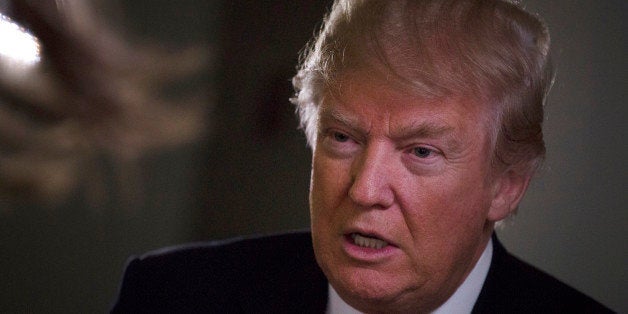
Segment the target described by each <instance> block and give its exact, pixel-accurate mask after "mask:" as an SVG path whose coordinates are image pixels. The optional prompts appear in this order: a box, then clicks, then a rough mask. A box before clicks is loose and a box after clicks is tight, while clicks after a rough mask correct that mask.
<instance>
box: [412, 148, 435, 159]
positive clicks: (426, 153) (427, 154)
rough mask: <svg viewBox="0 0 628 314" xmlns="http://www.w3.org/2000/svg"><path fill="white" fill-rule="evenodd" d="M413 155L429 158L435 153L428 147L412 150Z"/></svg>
mask: <svg viewBox="0 0 628 314" xmlns="http://www.w3.org/2000/svg"><path fill="white" fill-rule="evenodd" d="M412 153H413V154H414V155H415V156H417V157H419V158H427V157H430V155H432V153H433V151H432V150H431V149H429V148H426V147H421V146H419V147H415V148H413V149H412Z"/></svg>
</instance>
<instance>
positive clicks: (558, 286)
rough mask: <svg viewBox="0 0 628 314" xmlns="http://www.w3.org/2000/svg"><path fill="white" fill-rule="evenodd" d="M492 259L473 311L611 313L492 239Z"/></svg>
mask: <svg viewBox="0 0 628 314" xmlns="http://www.w3.org/2000/svg"><path fill="white" fill-rule="evenodd" d="M493 243H494V244H493V245H494V246H493V247H494V251H493V252H494V253H493V259H492V261H491V267H490V269H489V273H488V275H487V278H486V281H485V282H484V286H483V288H482V291H481V292H480V296H479V297H478V301H477V303H476V306H475V308H474V313H494V312H508V313H612V311H610V310H609V309H608V308H606V307H605V306H603V305H602V304H600V303H598V302H597V301H595V300H593V299H592V298H590V297H589V296H587V295H585V294H583V293H581V292H579V291H577V290H576V289H574V288H572V287H570V286H568V285H566V284H564V283H563V282H561V281H559V280H558V279H556V278H554V277H553V276H551V275H549V274H547V273H545V272H544V271H542V270H540V269H538V268H536V267H534V266H532V265H530V264H528V263H526V262H523V261H522V260H520V259H518V258H516V257H515V256H513V255H511V254H510V253H508V252H507V251H506V250H505V248H504V247H503V246H502V245H501V243H500V242H499V241H498V240H497V238H495V237H494V238H493Z"/></svg>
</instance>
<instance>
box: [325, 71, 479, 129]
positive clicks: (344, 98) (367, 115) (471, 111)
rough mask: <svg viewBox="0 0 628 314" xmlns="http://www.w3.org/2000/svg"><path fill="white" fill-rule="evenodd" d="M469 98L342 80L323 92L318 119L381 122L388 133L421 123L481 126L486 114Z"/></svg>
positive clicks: (364, 123)
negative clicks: (420, 93)
mask: <svg viewBox="0 0 628 314" xmlns="http://www.w3.org/2000/svg"><path fill="white" fill-rule="evenodd" d="M485 107H486V106H483V105H482V104H481V103H479V102H478V101H475V100H474V98H472V97H463V96H451V97H443V98H439V99H433V98H432V99H431V98H426V97H420V96H418V95H416V94H414V95H413V94H412V93H409V92H404V91H401V90H400V89H396V88H393V87H391V86H389V85H386V84H385V83H378V82H374V81H369V80H359V79H355V78H354V79H352V80H344V81H343V82H341V84H339V88H338V89H337V90H336V91H335V92H334V93H326V94H325V96H324V97H323V101H322V105H321V108H320V119H321V122H325V120H332V121H337V122H341V123H343V124H347V125H349V126H352V127H356V128H361V129H370V128H372V127H374V126H377V125H385V127H386V128H387V129H388V130H389V131H390V132H391V133H404V132H407V131H411V129H414V128H415V127H417V126H419V125H421V126H425V125H429V126H431V128H432V129H439V130H446V129H467V128H473V127H476V128H480V127H485V126H486V125H487V124H486V122H487V120H488V114H487V113H486V110H485V109H484V108H485Z"/></svg>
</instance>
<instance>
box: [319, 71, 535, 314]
mask: <svg viewBox="0 0 628 314" xmlns="http://www.w3.org/2000/svg"><path fill="white" fill-rule="evenodd" d="M343 86H345V87H346V88H345V89H344V92H343V93H342V94H341V95H339V96H337V97H332V96H329V95H328V96H327V97H326V98H325V100H324V101H323V104H322V105H321V108H320V111H319V118H320V119H319V129H318V132H319V133H318V136H317V141H316V145H315V147H314V155H313V161H312V168H313V169H312V182H311V191H310V202H311V208H310V210H311V223H312V234H313V244H314V249H315V252H316V257H317V261H318V263H319V265H320V266H321V268H322V269H323V271H324V272H325V274H326V276H327V277H328V278H329V280H330V283H331V284H332V285H333V287H334V288H335V289H336V291H337V292H338V294H339V295H340V296H341V297H342V298H343V299H344V300H345V301H346V302H347V303H349V304H350V305H352V306H353V307H355V308H357V309H359V310H361V311H364V312H387V313H391V312H413V313H416V312H429V311H431V310H433V309H435V308H437V307H438V306H439V305H440V304H442V303H443V302H445V301H446V300H447V298H449V296H451V294H453V292H455V289H456V288H457V287H458V286H459V285H460V284H461V283H462V282H463V281H464V279H465V277H466V276H467V275H468V273H469V272H470V271H471V269H472V268H473V266H474V265H475V263H476V261H477V260H478V258H479V257H480V255H481V254H482V252H483V250H484V248H485V247H486V244H487V243H488V240H489V238H490V235H491V233H492V231H493V225H494V222H495V221H497V220H500V219H503V218H504V217H505V216H507V215H508V213H509V212H510V211H511V210H512V209H513V208H515V207H516V204H517V202H518V201H519V199H520V197H521V195H522V194H523V192H524V191H525V189H526V187H527V183H528V180H529V178H525V177H521V176H517V175H515V174H513V173H512V172H508V171H506V172H503V173H500V174H491V172H490V156H491V155H490V154H491V152H492V150H491V144H490V141H489V138H488V131H487V130H488V129H487V126H486V123H487V122H486V121H488V119H486V112H485V111H484V110H483V109H482V107H481V106H478V105H477V104H475V103H473V101H470V100H467V99H464V98H461V97H460V98H451V99H444V100H440V101H432V102H427V101H422V100H421V99H419V98H416V97H412V96H410V95H407V94H402V93H399V92H396V91H394V90H392V89H390V88H387V87H386V86H383V85H380V84H376V83H372V82H357V83H356V82H355V81H354V82H351V81H349V82H348V83H346V84H345V85H343ZM355 234H360V235H363V236H370V237H371V238H376V239H378V240H384V241H386V243H387V244H388V245H387V246H385V247H383V248H379V247H377V248H365V247H362V246H359V245H356V244H355V242H354V241H353V240H352V236H354V235H355ZM371 243H378V244H381V243H383V242H381V241H372V242H371Z"/></svg>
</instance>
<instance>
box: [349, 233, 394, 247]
mask: <svg viewBox="0 0 628 314" xmlns="http://www.w3.org/2000/svg"><path fill="white" fill-rule="evenodd" d="M351 238H352V239H353V243H355V245H358V246H361V247H367V248H371V249H381V248H383V247H385V246H387V245H388V243H386V241H383V240H380V239H375V238H370V237H366V236H363V235H359V234H357V233H353V234H351Z"/></svg>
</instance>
